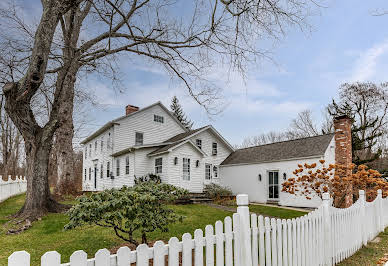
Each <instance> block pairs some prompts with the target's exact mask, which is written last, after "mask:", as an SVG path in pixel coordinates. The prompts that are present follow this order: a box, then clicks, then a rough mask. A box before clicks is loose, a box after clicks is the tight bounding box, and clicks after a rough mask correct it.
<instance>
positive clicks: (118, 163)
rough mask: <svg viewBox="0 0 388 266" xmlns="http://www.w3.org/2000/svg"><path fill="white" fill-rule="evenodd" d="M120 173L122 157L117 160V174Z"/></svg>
mask: <svg viewBox="0 0 388 266" xmlns="http://www.w3.org/2000/svg"><path fill="white" fill-rule="evenodd" d="M119 175H120V159H117V160H116V176H117V177H118V176H119Z"/></svg>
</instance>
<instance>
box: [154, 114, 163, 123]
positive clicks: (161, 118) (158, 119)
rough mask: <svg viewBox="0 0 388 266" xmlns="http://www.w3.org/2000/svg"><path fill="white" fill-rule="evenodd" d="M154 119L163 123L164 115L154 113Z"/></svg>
mask: <svg viewBox="0 0 388 266" xmlns="http://www.w3.org/2000/svg"><path fill="white" fill-rule="evenodd" d="M154 121H155V122H158V123H161V124H163V123H164V117H163V116H161V115H154Z"/></svg>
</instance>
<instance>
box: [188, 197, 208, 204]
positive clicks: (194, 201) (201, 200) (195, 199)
mask: <svg viewBox="0 0 388 266" xmlns="http://www.w3.org/2000/svg"><path fill="white" fill-rule="evenodd" d="M190 200H191V202H192V203H204V202H211V201H212V199H209V198H191V199H190Z"/></svg>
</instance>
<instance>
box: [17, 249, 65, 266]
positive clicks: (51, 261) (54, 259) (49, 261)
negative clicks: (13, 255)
mask: <svg viewBox="0 0 388 266" xmlns="http://www.w3.org/2000/svg"><path fill="white" fill-rule="evenodd" d="M23 265H24V264H23ZM40 265H41V266H60V265H61V254H59V253H58V252H56V251H49V252H46V253H44V254H43V256H42V257H41V258H40Z"/></svg>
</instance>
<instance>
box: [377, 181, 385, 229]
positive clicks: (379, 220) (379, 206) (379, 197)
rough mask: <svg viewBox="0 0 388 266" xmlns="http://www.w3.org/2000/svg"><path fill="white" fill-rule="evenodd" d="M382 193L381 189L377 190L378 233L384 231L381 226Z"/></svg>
mask: <svg viewBox="0 0 388 266" xmlns="http://www.w3.org/2000/svg"><path fill="white" fill-rule="evenodd" d="M382 203H383V192H382V191H381V189H378V190H377V215H378V217H377V221H378V230H379V233H380V232H382V231H384V225H383V204H382Z"/></svg>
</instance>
